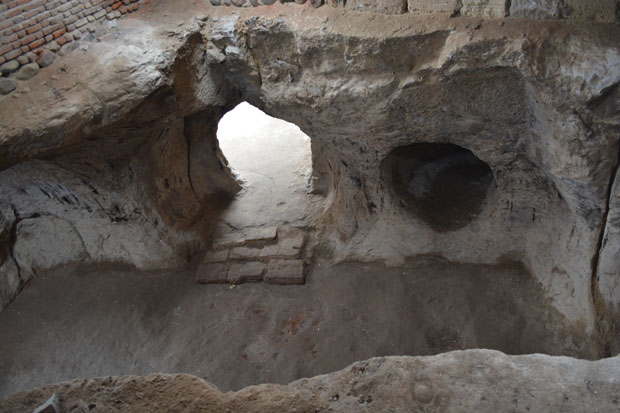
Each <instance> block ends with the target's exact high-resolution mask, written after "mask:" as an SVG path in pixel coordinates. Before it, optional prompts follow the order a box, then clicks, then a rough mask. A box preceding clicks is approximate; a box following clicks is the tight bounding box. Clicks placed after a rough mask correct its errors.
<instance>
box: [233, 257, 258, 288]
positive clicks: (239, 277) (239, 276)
mask: <svg viewBox="0 0 620 413" xmlns="http://www.w3.org/2000/svg"><path fill="white" fill-rule="evenodd" d="M264 271H265V264H263V263H262V262H246V263H241V264H231V265H230V268H229V269H228V282H229V283H231V284H242V283H249V282H260V281H261V280H262V279H263V272H264Z"/></svg>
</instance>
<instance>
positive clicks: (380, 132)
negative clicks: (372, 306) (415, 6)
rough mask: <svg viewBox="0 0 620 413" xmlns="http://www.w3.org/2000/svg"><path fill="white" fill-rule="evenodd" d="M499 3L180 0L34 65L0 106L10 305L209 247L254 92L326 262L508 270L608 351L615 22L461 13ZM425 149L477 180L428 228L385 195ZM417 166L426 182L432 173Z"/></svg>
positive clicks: (497, 7)
mask: <svg viewBox="0 0 620 413" xmlns="http://www.w3.org/2000/svg"><path fill="white" fill-rule="evenodd" d="M388 3H389V2H386V3H385V4H388ZM517 4H519V3H518V2H517V3H515V7H517ZM537 4H538V3H537ZM505 5H506V3H505V2H502V1H478V0H476V1H463V2H462V8H461V9H460V14H461V16H460V17H456V18H450V17H449V16H448V14H445V15H435V16H433V17H432V18H431V17H429V16H427V15H416V14H415V13H409V14H394V15H388V14H372V13H356V12H354V11H347V10H346V9H344V10H342V9H338V8H336V9H334V8H331V7H322V8H319V9H313V8H312V7H311V6H310V5H306V6H304V7H300V6H296V5H281V4H280V5H279V4H274V5H273V6H271V7H270V8H269V9H268V10H269V11H268V12H266V11H265V10H266V9H265V8H256V9H254V8H249V7H248V8H243V9H236V8H225V7H212V6H210V5H209V4H208V3H207V2H202V3H199V4H194V3H193V2H190V1H180V2H179V1H177V2H162V3H161V4H160V5H159V6H158V8H157V9H153V10H151V11H148V10H144V12H143V13H142V12H139V13H138V14H136V15H135V17H134V18H132V19H126V20H123V21H122V22H121V23H119V30H120V32H119V33H118V35H117V36H116V37H112V38H110V39H107V40H105V41H102V42H99V43H90V44H88V47H86V48H79V49H76V50H74V51H72V52H70V53H69V54H67V55H66V56H64V57H63V59H64V60H63V62H56V63H55V64H54V65H53V66H57V65H59V64H61V63H62V64H64V66H63V67H64V68H65V70H64V71H63V72H61V73H59V72H58V71H56V72H53V71H51V70H50V68H51V66H50V67H48V68H43V69H42V70H41V72H40V74H39V75H38V76H37V77H36V78H34V79H32V80H31V81H30V82H32V86H33V90H35V89H34V85H35V82H36V83H37V84H38V85H41V83H42V82H44V85H42V86H41V87H40V88H37V89H36V94H34V92H33V94H31V95H27V94H26V95H21V96H18V97H16V98H12V97H11V98H6V97H5V98H3V99H2V100H1V101H0V125H2V128H1V129H0V168H1V169H2V173H1V174H0V191H1V194H0V199H2V204H1V205H0V211H1V212H2V215H3V216H4V217H5V219H6V223H5V225H4V228H5V230H3V231H4V232H2V233H3V234H5V235H4V237H5V238H4V239H6V238H7V235H6V234H9V235H8V244H9V245H8V246H5V247H3V248H4V251H5V253H4V254H3V255H2V257H3V261H2V263H1V265H2V267H0V268H1V271H2V272H3V274H5V276H4V277H3V278H2V279H1V281H2V287H1V288H0V291H2V294H3V297H2V302H3V304H5V305H6V303H8V302H10V300H11V299H12V298H13V297H14V296H15V294H16V293H17V291H18V290H19V288H20V287H21V286H22V285H23V284H24V283H25V282H27V280H28V279H29V277H30V274H33V273H35V272H36V271H38V270H39V269H46V268H49V267H52V266H54V265H57V264H59V263H61V262H62V261H73V260H79V261H85V260H86V261H95V262H101V261H116V262H119V261H120V262H123V263H129V264H132V265H134V266H136V267H139V268H144V269H152V268H162V267H174V266H182V265H184V263H185V262H186V259H187V257H188V256H191V255H192V254H195V253H198V252H202V253H204V252H205V250H206V249H207V246H208V245H209V241H210V238H211V235H212V232H213V228H214V227H215V223H216V222H217V217H218V213H219V211H221V210H222V208H224V207H225V205H226V201H227V199H230V197H232V196H233V195H234V194H235V192H236V191H237V190H238V189H239V186H238V183H237V182H235V180H234V179H233V178H232V176H231V175H230V173H229V170H228V167H227V164H226V161H225V159H224V158H223V157H222V156H221V153H220V151H219V148H218V144H217V139H216V135H215V129H216V126H217V122H218V121H219V119H220V118H221V117H222V115H223V114H224V113H225V112H226V111H227V110H228V109H230V108H232V107H234V106H235V105H236V104H237V103H239V102H240V101H242V100H247V101H249V102H250V103H252V104H254V105H255V106H258V107H260V108H262V109H264V111H265V112H266V113H268V114H270V115H272V116H277V117H279V118H282V119H284V120H287V121H290V122H293V123H295V124H297V125H298V126H300V128H301V129H302V130H303V131H304V132H305V133H306V134H307V135H308V136H310V137H311V139H312V141H311V142H312V151H313V173H314V177H313V184H314V187H313V191H314V192H315V193H320V194H322V195H323V196H324V197H325V200H326V203H327V208H326V209H325V211H322V212H321V214H320V215H319V216H316V217H313V218H314V219H313V220H312V222H313V230H314V231H316V232H317V233H319V234H320V236H319V237H318V238H317V239H318V240H319V242H320V243H321V244H322V246H324V247H325V248H326V249H328V250H330V251H332V253H333V257H334V260H335V261H384V262H387V263H388V264H390V265H399V264H400V263H403V262H404V260H405V259H406V258H407V257H414V256H420V255H439V256H442V257H445V258H447V259H449V260H451V261H455V262H472V263H480V264H496V263H502V262H514V261H517V262H522V263H523V264H524V265H525V266H526V268H527V269H528V270H529V271H530V272H531V273H532V274H533V275H534V277H535V278H536V279H537V281H538V282H540V284H541V285H542V287H543V289H544V291H545V293H546V295H547V297H548V298H549V299H550V300H551V301H552V304H553V305H554V307H555V308H556V309H557V310H558V311H559V312H560V313H561V314H562V315H563V316H564V317H565V318H566V320H567V323H569V324H571V325H573V326H574V327H575V328H578V329H581V330H583V331H585V332H587V333H588V334H592V335H594V336H596V337H597V338H599V339H600V340H601V349H597V351H600V353H601V354H604V350H602V349H603V348H606V347H607V348H609V346H610V343H609V341H610V339H609V337H610V331H611V330H609V328H610V327H608V325H609V323H607V326H606V324H605V323H603V322H601V320H603V319H605V318H606V317H607V316H608V315H607V312H608V311H610V310H607V309H608V308H614V306H617V298H616V296H617V294H615V292H613V291H615V287H614V285H615V284H614V283H615V281H610V280H615V279H616V278H617V276H613V275H612V276H609V275H607V273H610V271H611V270H608V269H609V268H610V266H613V264H610V263H612V262H614V259H615V258H613V257H615V255H614V254H615V253H614V252H613V251H614V250H613V245H615V244H617V240H616V238H617V235H616V232H615V230H614V229H613V226H614V225H615V224H614V221H613V219H614V216H615V212H614V211H615V209H614V208H615V201H613V200H612V201H610V199H609V194H610V190H609V188H610V187H613V182H614V176H615V173H616V169H617V163H618V131H619V128H620V125H619V123H618V117H617V110H618V109H617V108H618V100H617V85H618V83H619V82H620V70H619V67H620V49H619V47H618V42H617V39H618V38H620V28H619V27H617V26H615V25H610V24H594V23H580V22H570V21H556V20H554V21H543V20H539V21H530V20H520V19H498V20H485V21H482V20H480V19H478V18H468V17H463V16H468V15H470V14H476V13H479V12H481V11H484V13H486V14H487V15H488V16H487V17H493V18H496V17H502V16H503V14H502V13H505ZM523 7H525V6H523ZM476 10H477V11H476ZM574 10H575V13H578V12H579V10H580V9H579V10H578V7H576V6H575V7H574ZM232 11H235V13H232ZM587 12H588V11H587V10H585V9H584V10H583V13H587ZM196 16H198V17H196ZM35 100H36V104H34V103H33V102H34V101H35ZM418 143H428V144H437V143H440V144H451V145H455V146H457V147H460V148H463V149H464V150H467V151H469V152H471V153H472V154H473V155H474V156H475V158H476V159H478V160H480V161H481V162H483V163H484V164H485V165H486V166H487V167H488V169H489V170H490V171H491V172H492V183H491V184H490V185H489V188H488V189H487V190H486V191H484V193H483V198H484V199H481V200H480V202H479V203H478V204H479V205H478V206H477V207H476V208H475V213H474V214H470V215H471V216H468V217H467V220H466V222H464V225H458V226H455V227H450V228H448V230H441V231H438V230H437V228H436V227H435V228H434V227H433V226H432V225H429V223H428V220H425V219H423V216H424V214H420V213H419V211H418V212H416V211H415V210H413V211H412V210H411V209H410V208H407V207H406V205H404V204H403V203H402V202H401V200H400V199H399V198H398V197H395V196H394V190H393V188H392V187H391V185H392V184H391V183H390V180H389V179H388V178H389V177H388V176H386V173H385V171H384V168H382V163H383V162H384V160H385V159H386V157H387V156H388V154H390V153H392V152H393V151H394V150H397V149H398V148H402V147H407V146H409V145H413V144H418ZM429 177H430V178H429V180H428V182H430V186H429V187H430V188H433V187H441V186H442V183H443V182H442V181H441V180H442V179H444V178H445V174H442V173H433V174H430V175H429ZM489 178H490V176H489ZM48 186H49V188H48ZM616 187H617V185H616ZM614 188H615V187H614ZM48 189H49V190H48ZM614 191H615V190H614ZM614 193H615V192H614ZM448 195H449V194H448ZM466 195H467V194H465V196H466ZM606 227H608V228H607V230H606ZM6 228H9V229H8V230H7V229H6ZM605 231H607V238H606V240H605V242H604V243H603V242H602V241H601V240H602V239H603V236H604V233H605ZM35 232H36V233H39V232H40V233H41V234H48V235H49V234H52V233H53V234H56V235H55V236H54V237H53V238H50V237H51V235H50V237H41V238H40V239H39V240H34V241H32V240H31V239H30V238H31V237H30V234H32V233H35ZM46 239H47V240H48V241H45V242H44V240H46ZM41 242H44V243H45V246H42V245H40V243H41ZM50 244H51V245H50ZM44 247H45V248H44ZM601 247H604V248H603V250H602V253H603V255H604V256H603V257H601V259H599V253H600V252H601ZM69 250H70V251H69ZM36 251H39V252H40V253H38V252H37V253H35V252H36ZM610 257H611V258H610ZM597 263H600V265H601V271H605V276H604V277H603V276H599V281H600V282H596V280H595V278H596V276H597V271H598V270H597ZM605 268H608V269H607V270H606V269H605ZM611 273H613V271H611ZM614 277H615V278H614ZM603 278H605V279H603ZM602 286H609V287H602ZM600 288H606V290H605V292H602V291H600ZM608 289H611V291H612V292H611V293H610V292H609V290H608ZM607 319H608V317H607Z"/></svg>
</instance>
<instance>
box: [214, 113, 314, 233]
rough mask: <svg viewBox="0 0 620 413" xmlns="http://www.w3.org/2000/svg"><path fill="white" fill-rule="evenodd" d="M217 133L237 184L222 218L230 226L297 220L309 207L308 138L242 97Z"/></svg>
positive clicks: (310, 161) (305, 216) (224, 119)
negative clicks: (233, 195)
mask: <svg viewBox="0 0 620 413" xmlns="http://www.w3.org/2000/svg"><path fill="white" fill-rule="evenodd" d="M217 138H218V141H219V145H220V149H221V150H222V153H223V154H224V156H225V157H226V159H227V160H228V163H229V166H230V168H231V169H232V172H233V174H234V175H235V177H236V179H238V180H239V182H240V183H241V185H242V190H241V192H239V193H238V194H237V196H236V197H235V199H234V200H233V202H232V203H231V205H230V206H229V207H228V208H227V210H226V211H225V212H224V214H223V216H222V218H223V220H224V223H225V224H227V225H228V226H229V227H230V228H233V229H238V228H244V227H259V226H265V225H277V224H282V223H285V224H300V223H303V221H304V220H305V219H306V218H307V216H308V215H309V211H310V209H311V197H310V196H309V194H308V193H309V185H310V179H311V175H312V151H311V147H310V138H309V137H308V136H307V135H306V134H304V133H303V132H302V131H301V129H299V127H297V126H296V125H294V124H292V123H289V122H286V121H283V120H280V119H276V118H273V117H271V116H269V115H267V114H265V113H264V112H262V111H261V110H259V109H257V108H256V107H254V106H252V105H250V104H249V103H247V102H243V103H241V104H239V105H238V106H236V107H235V108H234V109H232V110H231V111H230V112H228V113H227V114H226V115H224V117H222V119H221V120H220V122H219V125H218V131H217Z"/></svg>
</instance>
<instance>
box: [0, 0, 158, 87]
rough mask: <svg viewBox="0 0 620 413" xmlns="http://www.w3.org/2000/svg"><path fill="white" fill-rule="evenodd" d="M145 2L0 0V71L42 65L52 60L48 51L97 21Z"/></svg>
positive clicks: (53, 49)
mask: <svg viewBox="0 0 620 413" xmlns="http://www.w3.org/2000/svg"><path fill="white" fill-rule="evenodd" d="M148 1H149V0H122V1H121V0H0V72H2V75H3V76H7V75H8V74H10V73H13V72H15V71H17V69H18V68H19V66H21V65H27V64H32V63H37V64H38V65H40V66H46V65H47V64H49V63H50V62H51V61H52V60H53V58H54V56H53V54H50V52H51V53H53V52H55V51H58V50H59V49H60V48H61V47H62V46H63V45H65V44H67V43H69V42H72V41H73V40H77V39H80V38H81V37H82V36H84V35H85V34H86V33H88V32H89V31H92V30H94V29H93V26H94V24H96V23H97V22H100V21H105V20H106V19H107V20H113V19H116V18H118V17H120V16H121V15H123V14H126V13H131V12H133V11H135V10H137V9H138V8H139V7H140V5H141V4H143V3H147V2H148ZM7 63H8V64H7ZM46 63H47V64H46Z"/></svg>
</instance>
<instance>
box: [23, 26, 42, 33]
mask: <svg viewBox="0 0 620 413" xmlns="http://www.w3.org/2000/svg"><path fill="white" fill-rule="evenodd" d="M42 28H43V26H41V25H40V24H35V25H34V26H32V27H29V28H27V29H26V33H28V34H32V33H35V32H38V31H39V30H41V29H42Z"/></svg>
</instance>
